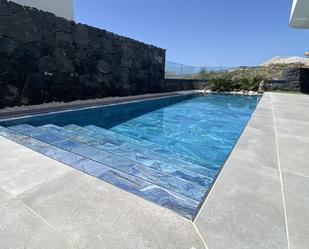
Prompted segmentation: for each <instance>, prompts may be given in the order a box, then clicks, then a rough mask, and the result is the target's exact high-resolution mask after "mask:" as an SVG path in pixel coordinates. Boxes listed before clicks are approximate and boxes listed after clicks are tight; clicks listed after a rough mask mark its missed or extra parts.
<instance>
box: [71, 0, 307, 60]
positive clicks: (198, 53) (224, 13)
mask: <svg viewBox="0 0 309 249" xmlns="http://www.w3.org/2000/svg"><path fill="white" fill-rule="evenodd" d="M291 5H292V0H89V1H85V0H74V8H75V19H76V21H77V22H81V23H86V24H89V25H92V26H96V27H99V28H103V29H106V30H108V31H112V32H115V33H117V34H120V35H124V36H128V37H131V38H134V39H137V40H140V41H144V42H146V43H150V44H153V45H156V46H159V47H162V48H165V49H167V59H168V60H171V61H176V62H180V63H184V64H188V65H192V66H240V65H256V64H258V63H261V62H263V61H264V60H266V59H268V58H270V57H273V56H277V55H279V56H288V55H297V56H303V54H304V52H305V51H306V50H307V49H309V30H296V29H291V28H290V27H289V26H288V23H289V17H290V11H291Z"/></svg>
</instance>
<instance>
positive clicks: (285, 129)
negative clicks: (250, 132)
mask: <svg viewBox="0 0 309 249" xmlns="http://www.w3.org/2000/svg"><path fill="white" fill-rule="evenodd" d="M275 121H276V132H277V133H278V134H282V135H290V136H300V137H309V122H306V121H298V120H291V119H284V118H276V119H275Z"/></svg>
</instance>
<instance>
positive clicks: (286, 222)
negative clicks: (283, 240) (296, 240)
mask: <svg viewBox="0 0 309 249" xmlns="http://www.w3.org/2000/svg"><path fill="white" fill-rule="evenodd" d="M270 103H271V110H272V117H273V124H274V133H275V141H276V153H277V161H278V171H279V176H280V184H281V193H282V201H283V211H284V220H285V229H286V236H287V243H288V249H290V248H291V247H290V236H289V227H288V219H287V213H286V202H285V197H284V188H283V179H282V170H281V163H280V156H279V146H278V137H277V132H276V121H275V113H274V106H273V100H272V95H270Z"/></svg>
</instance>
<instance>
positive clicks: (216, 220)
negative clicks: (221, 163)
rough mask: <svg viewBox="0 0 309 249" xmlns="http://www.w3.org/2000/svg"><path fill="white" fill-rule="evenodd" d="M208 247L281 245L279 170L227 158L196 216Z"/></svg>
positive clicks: (230, 248)
mask: <svg viewBox="0 0 309 249" xmlns="http://www.w3.org/2000/svg"><path fill="white" fill-rule="evenodd" d="M196 224H197V227H198V229H199V231H200V233H201V234H202V236H203V237H204V238H205V241H206V243H207V245H208V247H209V249H212V248H215V249H227V248H228V249H242V248H250V249H253V248H254V249H255V248H256V249H261V248H263V249H270V248H271V249H284V248H287V236H286V229H285V219H284V210H283V199H282V192H281V185H280V178H279V172H278V171H277V170H275V169H272V168H270V167H264V166H261V165H252V164H250V163H249V162H246V161H242V160H238V159H233V158H230V159H229V160H228V161H227V164H226V165H225V168H224V169H223V171H222V173H221V175H220V177H219V179H218V181H217V183H216V185H215V187H214V188H213V190H212V192H211V193H210V195H209V197H208V199H207V201H206V203H205V205H204V206H203V208H202V210H201V212H200V214H199V216H198V217H197V220H196Z"/></svg>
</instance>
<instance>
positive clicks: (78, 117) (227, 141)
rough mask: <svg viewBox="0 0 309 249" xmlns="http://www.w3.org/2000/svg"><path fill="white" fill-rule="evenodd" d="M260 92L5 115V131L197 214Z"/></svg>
mask: <svg viewBox="0 0 309 249" xmlns="http://www.w3.org/2000/svg"><path fill="white" fill-rule="evenodd" d="M259 99H260V97H258V96H238V95H237V96H236V95H228V94H208V95H206V96H203V95H201V94H189V95H180V96H173V97H167V98H160V99H154V100H147V101H138V102H133V103H126V104H119V105H111V106H104V107H95V108H86V109H81V110H71V111H66V112H58V113H50V114H44V115H35V116H27V117H22V118H16V119H10V120H2V121H1V120H0V135H2V136H4V137H7V138H9V139H11V140H13V141H16V142H18V143H20V144H23V145H24V146H27V147H28V148H30V149H33V150H35V151H37V152H39V153H42V154H43V155H45V156H48V157H51V158H53V159H55V160H58V161H60V162H62V163H65V164H67V165H69V166H71V167H73V168H76V169H78V170H81V171H83V172H85V173H87V174H89V175H92V176H94V177H97V178H99V179H102V180H103V181H106V182H108V183H111V184H113V185H115V186H117V187H119V188H122V189H125V190H126V191H129V192H131V193H134V194H136V195H138V196H140V197H143V198H145V199H147V200H150V201H152V202H155V203H157V204H160V205H162V206H164V207H167V208H169V209H171V210H173V211H175V212H177V213H179V214H181V215H183V216H185V217H187V218H190V219H192V218H194V216H195V215H196V213H197V211H198V208H199V206H200V205H201V203H202V202H203V200H204V199H205V197H206V195H207V193H208V191H209V189H210V188H211V186H212V184H213V183H214V181H215V179H216V177H217V175H218V173H219V172H220V170H221V168H222V166H223V164H224V162H225V160H226V159H227V158H228V155H229V153H230V152H231V150H232V149H233V146H234V145H235V143H236V142H237V139H238V138H239V136H240V135H241V133H242V131H243V130H244V128H245V126H246V124H247V122H248V121H249V119H250V116H251V115H252V113H253V111H254V110H255V108H256V105H257V103H258V101H259Z"/></svg>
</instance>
